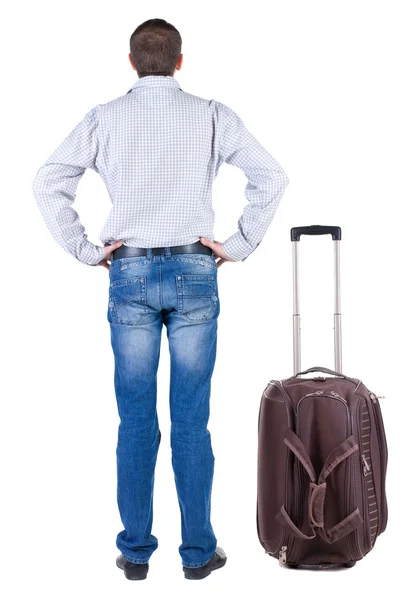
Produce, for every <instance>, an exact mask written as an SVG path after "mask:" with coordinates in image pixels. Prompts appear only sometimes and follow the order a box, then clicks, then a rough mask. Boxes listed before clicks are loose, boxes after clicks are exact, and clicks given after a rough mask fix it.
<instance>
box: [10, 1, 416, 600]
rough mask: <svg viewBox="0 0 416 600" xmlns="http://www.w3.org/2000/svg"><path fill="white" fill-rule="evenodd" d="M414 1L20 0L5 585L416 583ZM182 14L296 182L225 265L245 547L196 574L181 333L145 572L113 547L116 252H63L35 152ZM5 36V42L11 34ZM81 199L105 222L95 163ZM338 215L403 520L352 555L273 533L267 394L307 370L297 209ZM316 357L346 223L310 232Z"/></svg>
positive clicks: (363, 371)
mask: <svg viewBox="0 0 416 600" xmlns="http://www.w3.org/2000/svg"><path fill="white" fill-rule="evenodd" d="M412 9H414V3H413V2H404V1H400V0H395V1H394V2H393V1H391V2H384V1H380V0H378V1H366V0H359V1H352V0H350V1H349V2H341V1H320V0H317V1H315V2H308V1H303V2H301V1H293V0H290V1H289V0H287V1H280V2H279V1H274V2H265V1H261V0H257V1H256V2H254V3H251V4H250V5H244V4H243V3H241V2H228V1H224V0H223V1H221V2H219V1H216V0H211V1H210V2H209V3H204V4H201V3H196V2H192V3H191V2H180V1H179V2H158V1H155V2H153V3H152V5H151V9H149V8H145V3H140V2H126V1H119V2H116V3H110V2H107V3H106V2H98V1H85V0H84V1H83V2H80V1H78V0H73V1H72V2H71V3H62V2H47V1H38V2H34V3H31V2H23V3H19V4H16V5H9V8H8V11H7V14H6V15H4V18H3V25H4V28H3V33H2V46H3V47H2V57H3V70H2V82H3V92H2V96H1V102H2V104H3V106H2V113H1V114H2V117H3V119H2V120H3V122H2V146H3V159H2V163H3V164H2V166H3V173H2V205H1V213H2V237H3V244H2V258H3V260H2V263H1V266H2V294H1V300H2V304H3V308H2V316H3V319H2V349H3V359H2V367H3V375H2V378H1V384H2V388H3V389H2V392H3V393H2V400H3V402H2V419H1V458H2V479H3V486H2V490H3V491H2V494H1V520H2V523H1V536H0V540H1V541H0V543H1V546H2V551H3V555H2V558H1V567H2V577H1V582H0V585H1V586H5V587H9V589H8V590H7V592H5V593H3V597H5V598H10V599H11V598H24V597H29V596H30V597H33V596H34V595H35V594H39V595H41V596H42V598H44V599H45V600H49V599H55V598H61V599H63V600H64V599H67V598H68V599H69V598H71V599H72V598H73V597H74V596H77V597H79V598H136V597H138V596H137V595H138V594H140V596H141V597H143V595H145V597H156V598H159V597H162V595H163V596H169V597H171V598H181V599H182V598H193V597H194V596H195V595H196V594H198V596H199V597H201V598H213V597H218V598H225V597H229V596H231V595H232V596H235V597H237V596H239V595H242V594H243V593H245V592H247V594H248V596H250V597H252V596H253V595H255V596H258V597H260V596H262V597H276V598H277V597H283V596H285V597H286V598H287V597H294V596H295V595H296V596H297V597H301V596H304V597H306V596H308V597H309V598H318V597H319V598H320V599H322V598H332V597H334V595H336V597H337V598H339V599H343V598H347V597H348V598H350V597H351V596H356V597H358V598H361V597H364V595H367V594H371V595H372V596H375V595H377V594H381V593H388V594H391V593H392V592H395V591H396V590H398V589H399V587H400V586H401V585H405V584H409V585H413V581H414V578H413V577H412V569H413V564H412V562H413V561H412V550H413V545H414V531H413V528H414V496H412V495H411V490H412V487H413V490H414V481H413V478H414V474H415V462H414V456H415V453H414V442H413V439H414V435H415V434H414V431H415V429H414V425H413V424H412V419H414V418H415V416H416V415H415V408H414V406H415V402H416V400H415V397H414V381H413V374H414V366H415V360H414V337H415V321H414V306H415V294H414V256H415V254H414V242H413V233H414V228H415V224H414V214H415V209H414V203H415V187H416V185H415V176H414V165H415V134H416V127H415V125H416V123H415V103H416V94H415V87H414V57H415V55H416V39H415V36H414V19H413V16H412ZM154 17H160V18H165V19H166V20H168V21H170V22H172V23H173V24H174V25H175V26H176V27H177V28H178V29H179V31H180V33H181V35H182V38H183V54H184V61H183V68H182V70H181V71H180V72H178V73H177V78H178V81H179V82H180V84H181V87H182V88H183V89H184V90H185V91H188V92H190V93H193V94H196V95H199V96H202V97H204V98H215V99H217V100H219V101H221V102H224V103H225V104H227V105H229V106H231V107H232V108H233V109H234V110H235V111H236V112H237V113H238V114H239V115H240V116H241V118H242V119H243V120H244V122H245V124H246V126H247V127H248V129H249V130H250V131H251V132H252V133H253V134H254V135H255V136H256V137H257V138H258V140H259V141H260V142H261V143H262V144H263V145H264V146H265V147H266V148H267V149H268V150H269V151H270V152H271V153H272V154H273V155H274V156H275V158H276V159H277V160H278V161H279V162H280V163H281V165H282V166H283V168H284V169H285V171H286V172H287V174H288V176H289V178H290V183H289V186H288V188H287V190H286V193H285V195H284V197H283V200H282V202H281V205H280V207H279V209H278V212H277V214H276V218H275V220H274V222H273V224H272V225H271V227H270V229H269V231H268V232H267V234H266V236H265V238H264V240H263V242H262V244H261V246H260V247H259V248H258V250H257V251H256V252H255V253H254V254H252V255H251V256H250V257H249V259H247V261H245V262H244V263H241V262H239V263H228V264H225V265H223V266H222V267H221V268H220V269H219V271H218V282H219V292H220V301H221V313H220V317H219V334H218V354H217V363H216V367H215V371H214V376H213V380H212V397H211V420H210V427H209V428H210V431H211V434H212V441H213V448H214V454H215V457H216V472H215V479H214V488H213V498H212V522H213V526H214V529H215V533H216V535H217V538H218V543H219V545H220V546H222V547H223V548H224V549H225V550H226V552H227V554H228V562H227V565H226V567H225V568H223V569H221V570H220V571H218V572H215V573H213V574H212V575H211V576H210V577H208V578H207V579H206V580H204V581H200V582H189V581H187V580H185V579H184V578H183V573H182V567H181V561H180V557H179V553H178V551H177V548H178V546H179V544H180V519H179V516H180V515H179V508H178V504H177V500H176V495H175V488H174V480H173V474H172V470H171V463H170V447H169V416H168V381H169V355H168V349H167V338H166V332H165V330H164V335H163V337H162V352H161V360H160V367H159V375H158V388H159V398H158V409H159V418H160V425H161V429H162V443H161V447H160V454H159V460H158V464H157V471H156V485H155V503H154V511H155V515H154V529H153V532H154V534H155V535H156V536H157V537H158V539H159V549H158V550H157V552H156V553H155V554H154V555H153V557H152V559H151V565H150V571H149V576H148V579H147V580H146V581H145V582H140V583H139V582H130V581H127V580H126V579H125V578H124V575H123V573H122V571H120V570H119V569H117V568H116V566H115V559H116V556H117V554H118V551H117V548H116V546H115V537H116V535H117V533H118V532H119V531H120V530H121V529H122V526H121V522H120V519H119V514H118V509H117V504H116V461H115V448H116V438H117V427H118V414H117V410H116V401H115V396H114V391H113V355H112V350H111V347H110V332H109V325H108V323H107V321H106V311H107V301H108V298H107V291H108V272H107V271H106V270H105V269H104V268H102V267H89V266H85V265H82V264H81V263H78V262H77V261H76V260H75V259H73V258H72V257H71V256H69V255H68V254H66V252H64V251H63V250H62V249H61V248H60V247H59V246H58V245H57V244H56V243H55V242H54V240H53V239H52V237H51V236H50V234H49V232H48V231H47V229H46V225H45V224H44V222H43V220H42V218H41V215H40V212H39V211H38V209H37V207H36V204H35V201H34V199H33V197H32V192H31V184H32V180H33V178H34V176H35V173H36V171H37V169H38V168H39V167H40V166H41V165H42V164H43V163H44V162H45V161H46V159H47V157H48V156H49V155H50V154H51V153H52V151H53V150H54V149H55V148H56V147H57V146H58V145H59V144H60V143H61V141H62V140H63V139H64V137H65V136H66V135H67V134H68V133H69V131H71V130H72V128H73V127H74V126H75V125H76V124H77V123H78V122H79V121H80V120H81V119H82V118H83V116H84V115H85V113H86V112H87V111H88V110H89V109H90V108H92V107H93V106H95V105H96V104H98V103H105V102H108V101H110V100H111V99H113V98H115V97H117V96H120V95H122V94H124V93H126V92H127V90H128V89H129V87H130V86H131V85H132V84H133V83H134V82H135V81H136V73H135V72H134V71H133V70H132V68H131V66H130V64H129V62H128V57H127V55H128V52H129V47H128V42H129V37H130V35H131V33H132V32H133V30H134V29H135V28H136V27H137V25H139V24H140V23H141V22H143V21H144V20H146V19H149V18H154ZM6 54H7V57H6ZM245 183H246V179H245V176H244V174H243V173H242V172H240V171H238V170H237V169H235V168H233V167H229V166H228V165H224V166H223V168H222V169H221V171H220V173H219V176H218V178H217V180H216V182H215V186H214V209H215V211H216V225H215V231H214V234H215V238H216V239H217V240H219V241H224V240H225V238H226V237H228V236H229V235H231V234H232V233H234V231H236V228H237V219H238V217H239V216H240V214H241V212H242V209H243V206H244V204H245V202H246V201H245V198H244V186H245ZM75 208H77V210H78V211H79V213H80V216H81V221H82V223H83V224H84V225H85V227H86V230H87V232H88V234H89V237H90V239H91V240H92V241H93V242H94V243H99V239H98V232H99V231H100V229H101V227H102V226H103V224H104V222H105V219H106V217H107V215H108V212H109V210H110V200H109V198H108V196H107V192H106V190H105V186H104V183H103V182H102V181H101V179H100V178H99V176H98V174H96V173H94V172H92V171H88V172H87V173H86V174H85V176H84V178H83V179H82V181H81V182H80V185H79V188H78V195H77V199H76V202H75ZM315 223H319V224H331V225H340V226H342V229H343V242H342V292H343V296H342V299H343V305H342V308H343V329H344V365H343V366H344V372H345V373H346V374H349V375H351V376H354V377H359V378H361V379H363V381H364V382H365V383H366V385H367V386H368V387H369V388H370V389H372V390H373V391H374V392H375V393H376V394H378V395H383V396H386V398H385V399H384V400H382V409H383V415H384V420H385V426H386V432H387V438H388V443H389V467H388V480H387V492H388V501H389V511H390V513H389V523H388V527H387V531H386V532H385V533H384V534H383V535H382V536H380V538H379V539H378V541H377V543H376V547H375V548H374V550H373V551H372V552H371V553H370V554H369V555H368V556H367V557H365V558H364V559H363V560H362V561H361V562H360V563H357V566H356V567H355V568H354V569H351V570H345V571H338V572H331V573H330V572H320V573H314V572H313V573H311V572H296V571H289V570H286V569H282V568H280V567H279V566H278V562H277V561H276V560H274V559H273V558H271V557H269V556H267V555H266V554H265V553H264V551H263V549H262V547H261V546H260V543H259V542H258V539H257V531H256V522H255V505H256V459H257V457H256V452H257V416H258V409H259V403H260V397H261V394H262V391H263V389H264V387H265V386H266V384H267V382H268V381H269V379H271V378H283V377H288V376H289V375H290V374H291V372H292V346H291V311H292V305H291V302H292V297H291V244H290V241H289V230H290V228H291V227H292V226H295V225H308V224H315ZM300 250H301V269H302V270H301V273H302V296H301V312H302V317H303V321H302V324H303V329H302V334H303V342H304V345H303V357H302V358H303V366H304V367H309V366H313V365H315V364H323V365H326V366H332V364H333V357H332V335H333V332H332V309H333V308H332V307H333V304H332V302H333V300H332V243H331V241H330V238H329V237H323V238H303V239H302V242H301V248H300Z"/></svg>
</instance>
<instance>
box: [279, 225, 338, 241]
mask: <svg viewBox="0 0 416 600" xmlns="http://www.w3.org/2000/svg"><path fill="white" fill-rule="evenodd" d="M326 234H330V235H332V239H333V240H338V241H339V240H340V239H341V227H337V226H330V225H308V226H305V227H292V229H291V230H290V239H291V241H292V242H299V240H300V236H301V235H326Z"/></svg>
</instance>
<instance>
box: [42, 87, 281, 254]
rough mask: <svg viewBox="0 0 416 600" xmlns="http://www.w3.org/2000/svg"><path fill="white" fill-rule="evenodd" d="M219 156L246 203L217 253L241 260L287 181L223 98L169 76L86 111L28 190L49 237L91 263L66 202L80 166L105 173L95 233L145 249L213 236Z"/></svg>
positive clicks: (96, 249) (89, 247)
mask: <svg viewBox="0 0 416 600" xmlns="http://www.w3.org/2000/svg"><path fill="white" fill-rule="evenodd" d="M223 162H226V163H228V164H231V165H235V166H236V167H239V168H240V169H242V170H243V172H244V173H245V175H246V176H247V179H248V182H247V186H246V188H245V197H246V199H247V200H248V204H247V205H246V206H245V207H244V210H243V214H242V215H241V217H240V219H239V220H238V226H237V231H236V232H235V233H233V234H232V235H231V236H230V237H228V238H227V239H226V240H225V242H224V243H223V249H224V252H225V253H226V254H227V255H228V256H229V257H230V258H233V259H235V260H245V259H246V258H247V256H248V255H249V254H251V253H252V252H253V251H254V250H255V248H256V247H257V246H258V245H259V243H260V242H261V240H262V238H263V236H264V234H265V233H266V230H267V228H268V227H269V225H270V223H271V221H272V219H273V217H274V214H275V211H276V209H277V206H278V204H279V201H280V199H281V197H282V195H283V192H284V190H285V187H286V185H287V184H288V182H289V179H288V177H287V175H286V174H285V172H284V171H283V169H282V167H281V166H280V164H279V163H278V162H276V160H275V159H274V158H273V157H272V156H271V155H270V154H269V153H268V152H267V151H266V150H265V149H264V148H263V147H262V146H261V145H260V144H259V142H258V141H257V140H256V139H255V138H254V137H253V135H252V134H251V133H249V132H248V131H247V129H246V128H245V126H244V124H243V122H242V120H241V119H240V117H238V116H237V114H236V113H235V112H234V111H233V110H231V108H229V107H228V106H226V105H225V104H222V103H221V102H217V101H216V100H206V99H204V98H200V97H198V96H194V95H192V94H189V93H186V92H184V91H183V90H182V89H181V87H180V85H179V83H178V81H177V80H176V79H175V78H174V77H170V76H166V77H165V76H163V75H162V76H161V75H150V76H145V77H142V78H139V79H138V80H137V81H136V83H135V84H134V85H133V86H132V87H131V88H130V89H129V90H128V92H127V93H126V94H124V95H123V96H120V97H118V98H116V99H114V100H111V101H110V102H107V103H106V104H98V105H97V106H95V107H94V108H92V109H91V110H90V111H89V112H88V113H87V114H86V115H85V117H84V118H83V120H82V121H81V122H80V123H79V124H78V125H77V126H76V127H75V128H74V129H73V130H72V131H71V132H70V133H69V135H68V136H67V137H66V138H65V139H64V141H63V142H62V143H61V145H60V146H59V147H58V148H57V149H56V150H55V152H53V154H52V155H51V156H50V157H49V159H48V160H47V161H46V163H45V164H44V165H43V166H42V167H40V169H39V170H38V172H37V174H36V176H35V179H34V181H33V193H34V196H35V199H36V202H37V205H38V207H39V209H40V211H41V214H42V216H43V218H44V220H45V223H46V225H47V227H48V229H49V230H50V232H51V234H52V235H53V237H54V239H55V240H56V241H57V242H58V244H59V245H60V246H62V248H63V249H64V250H66V251H67V252H68V253H70V254H72V255H73V256H74V257H75V258H77V259H78V260H79V261H81V262H82V263H85V264H87V265H96V264H97V263H99V262H100V261H101V260H102V259H103V258H104V248H103V246H96V245H94V244H93V243H92V242H90V241H89V240H88V238H87V235H86V233H85V228H84V226H83V225H82V223H81V222H80V219H79V215H78V213H77V212H76V211H75V210H74V208H73V206H72V204H73V202H74V200H75V194H76V189H77V185H78V183H79V181H80V179H81V177H82V175H83V174H84V172H85V170H86V169H87V168H90V169H93V170H94V171H96V172H97V173H99V175H100V176H101V178H102V179H103V181H104V183H105V185H106V187H107V190H108V193H109V196H110V199H111V202H112V209H111V211H110V214H109V216H108V218H107V221H106V223H105V225H104V227H103V228H102V230H101V232H100V234H99V238H100V240H101V241H102V243H103V244H106V243H112V242H114V241H116V240H123V242H124V243H125V244H127V245H128V246H137V247H142V248H152V247H167V246H179V245H183V244H191V243H193V242H196V241H198V240H199V238H200V237H202V236H203V237H206V238H208V239H209V240H211V241H214V235H213V227H214V211H213V208H212V185H213V181H214V179H215V177H216V176H217V173H218V169H219V167H220V166H221V164H222V163H223Z"/></svg>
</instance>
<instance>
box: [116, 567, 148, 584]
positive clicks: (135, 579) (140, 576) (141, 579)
mask: <svg viewBox="0 0 416 600" xmlns="http://www.w3.org/2000/svg"><path fill="white" fill-rule="evenodd" d="M116 565H117V566H118V568H119V569H121V570H122V571H124V576H125V578H126V579H129V580H130V581H143V579H146V577H147V573H145V574H144V575H138V576H137V577H129V576H128V575H127V573H126V571H125V569H123V567H120V565H119V564H117V563H116Z"/></svg>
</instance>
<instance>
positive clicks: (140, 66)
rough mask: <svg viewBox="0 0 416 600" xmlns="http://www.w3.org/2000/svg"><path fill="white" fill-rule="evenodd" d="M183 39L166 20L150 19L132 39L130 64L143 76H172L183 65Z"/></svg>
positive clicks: (140, 26) (137, 30)
mask: <svg viewBox="0 0 416 600" xmlns="http://www.w3.org/2000/svg"><path fill="white" fill-rule="evenodd" d="M181 48H182V38H181V36H180V33H179V31H178V30H177V29H176V28H175V27H174V26H173V25H171V24H170V23H168V22H167V21H165V20H164V19H149V20H148V21H145V22H144V23H142V24H141V25H139V26H138V27H137V29H135V31H134V32H133V33H132V35H131V37H130V54H129V59H130V63H131V65H132V67H133V69H135V70H136V71H137V74H138V76H139V77H145V76H146V75H165V76H166V75H170V76H172V77H173V75H174V73H175V70H179V69H180V68H181V66H182V59H183V56H182V54H181Z"/></svg>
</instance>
